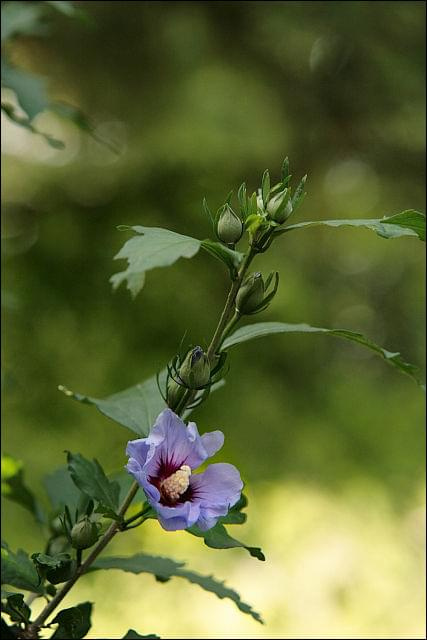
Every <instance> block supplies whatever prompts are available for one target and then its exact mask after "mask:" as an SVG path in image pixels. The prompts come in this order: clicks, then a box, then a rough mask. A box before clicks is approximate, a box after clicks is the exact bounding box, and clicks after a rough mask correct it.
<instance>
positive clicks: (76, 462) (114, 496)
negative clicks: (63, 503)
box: [67, 452, 120, 513]
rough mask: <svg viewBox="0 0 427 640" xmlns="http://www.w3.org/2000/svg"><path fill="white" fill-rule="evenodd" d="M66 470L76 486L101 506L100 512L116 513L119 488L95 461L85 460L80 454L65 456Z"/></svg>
mask: <svg viewBox="0 0 427 640" xmlns="http://www.w3.org/2000/svg"><path fill="white" fill-rule="evenodd" d="M67 461H68V470H69V472H70V475H71V478H72V480H73V482H74V483H75V484H76V486H77V487H78V488H79V489H80V490H81V491H83V492H84V493H86V494H87V495H88V496H89V497H90V498H94V499H95V500H97V501H98V502H99V503H100V505H102V508H101V511H99V512H103V511H106V512H108V511H109V510H111V511H112V512H113V513H115V512H116V510H117V509H118V506H119V493H120V487H119V484H118V483H117V482H111V481H110V480H109V479H108V478H107V476H106V475H105V473H104V470H103V468H102V467H101V465H100V464H99V462H98V461H97V460H92V461H91V460H87V459H86V458H84V457H83V456H82V455H81V454H79V453H76V454H72V453H70V452H68V454H67Z"/></svg>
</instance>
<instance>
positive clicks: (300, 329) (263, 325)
mask: <svg viewBox="0 0 427 640" xmlns="http://www.w3.org/2000/svg"><path fill="white" fill-rule="evenodd" d="M276 333H324V334H328V335H332V336H338V337H339V338H344V339H346V340H351V341H352V342H357V343H359V344H361V345H362V346H364V347H367V348H368V349H370V350H371V351H374V352H375V353H377V354H378V355H380V356H381V357H382V358H384V360H385V361H386V362H388V363H389V364H391V365H392V366H394V367H396V368H397V369H399V370H400V371H402V372H403V373H406V374H407V375H408V376H410V377H411V378H412V379H413V380H415V381H416V382H417V383H418V384H419V385H420V386H422V382H421V380H420V377H419V372H418V368H417V367H416V366H414V365H413V364H409V363H408V362H405V361H404V360H403V358H402V357H401V355H400V353H398V352H391V351H387V349H383V348H382V347H380V346H378V345H377V344H375V342H373V341H372V340H369V338H366V337H365V336H364V335H362V334H361V333H357V332H355V331H348V330H347V329H323V328H320V327H312V326H310V325H308V324H288V323H285V322H260V323H257V324H252V325H247V326H244V327H240V329H237V331H236V332H235V333H233V334H232V335H231V336H229V337H228V338H226V339H225V341H224V344H223V345H222V349H224V350H227V349H231V347H234V346H236V345H238V344H241V343H243V342H247V341H248V340H254V339H255V338H262V337H263V336H268V335H273V334H276Z"/></svg>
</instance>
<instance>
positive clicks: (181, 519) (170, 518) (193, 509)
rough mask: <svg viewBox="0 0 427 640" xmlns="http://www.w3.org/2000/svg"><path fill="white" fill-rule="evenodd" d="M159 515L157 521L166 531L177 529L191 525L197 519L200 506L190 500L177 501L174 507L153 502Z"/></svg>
mask: <svg viewBox="0 0 427 640" xmlns="http://www.w3.org/2000/svg"><path fill="white" fill-rule="evenodd" d="M152 506H153V507H154V509H155V510H156V511H157V514H158V516H159V522H160V524H161V525H162V527H163V529H166V531H178V530H179V529H187V527H191V526H192V525H193V524H194V523H195V522H196V521H197V519H198V517H199V514H200V506H199V505H198V504H193V503H192V502H190V501H187V502H183V503H178V504H177V505H176V506H175V507H166V506H165V505H162V504H153V505H152Z"/></svg>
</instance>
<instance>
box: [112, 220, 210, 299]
mask: <svg viewBox="0 0 427 640" xmlns="http://www.w3.org/2000/svg"><path fill="white" fill-rule="evenodd" d="M130 228H131V229H132V230H133V231H135V233H137V234H138V235H137V236H134V237H133V238H131V239H130V240H128V241H127V242H126V243H125V244H124V245H123V247H122V248H121V250H120V251H119V253H118V254H117V255H116V256H115V257H114V259H115V260H122V259H125V260H127V261H128V265H129V266H128V268H127V269H126V271H121V272H120V273H115V274H114V275H113V276H111V278H110V282H111V283H112V285H113V289H117V287H118V286H120V284H121V283H122V282H125V281H126V282H127V289H129V291H130V292H131V293H132V295H133V297H135V296H136V295H137V294H138V293H139V291H141V289H142V287H143V286H144V280H145V272H146V271H149V270H150V269H155V268H157V267H168V266H170V265H171V264H173V263H174V262H176V261H177V260H178V259H179V258H192V257H193V256H195V255H196V253H197V252H198V251H199V249H200V246H201V242H200V240H196V239H195V238H190V237H189V236H183V235H181V234H179V233H175V232H173V231H169V230H168V229H158V228H156V227H140V226H136V227H130Z"/></svg>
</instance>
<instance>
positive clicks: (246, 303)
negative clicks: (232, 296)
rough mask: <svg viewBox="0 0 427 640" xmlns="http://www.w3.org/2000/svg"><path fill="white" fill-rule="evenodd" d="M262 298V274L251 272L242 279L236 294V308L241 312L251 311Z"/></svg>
mask: <svg viewBox="0 0 427 640" xmlns="http://www.w3.org/2000/svg"><path fill="white" fill-rule="evenodd" d="M263 299H264V281H263V279H262V275H261V274H260V273H259V272H257V273H252V274H251V275H250V276H248V277H247V278H246V279H245V280H244V281H243V284H242V286H241V287H240V289H239V291H238V294H237V296H236V308H237V311H238V312H239V313H241V314H245V313H251V312H252V311H255V309H256V308H257V307H258V306H259V305H260V304H261V302H262V301H263Z"/></svg>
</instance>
